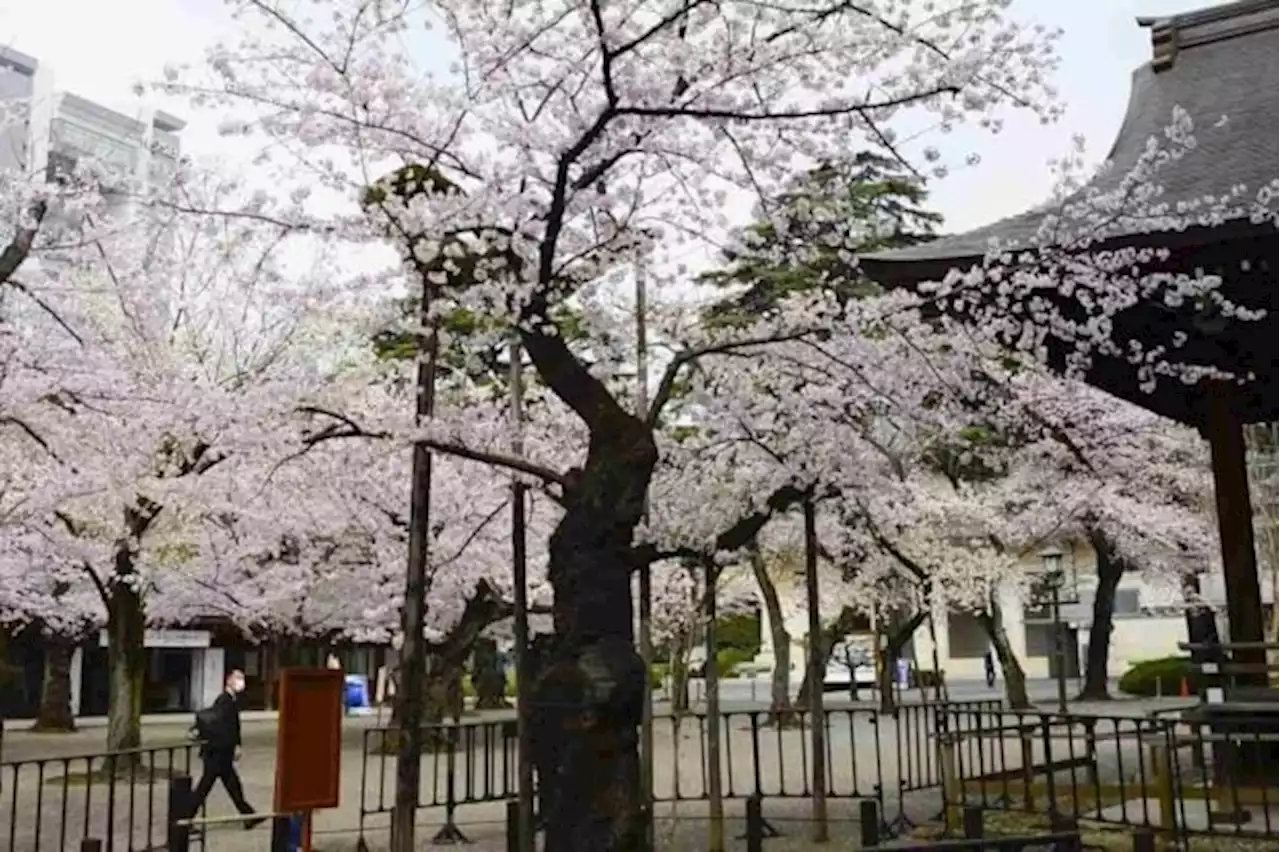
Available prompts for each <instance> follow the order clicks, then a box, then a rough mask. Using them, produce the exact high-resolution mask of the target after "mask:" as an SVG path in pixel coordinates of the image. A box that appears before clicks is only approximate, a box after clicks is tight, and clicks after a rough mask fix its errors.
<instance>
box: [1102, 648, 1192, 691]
mask: <svg viewBox="0 0 1280 852" xmlns="http://www.w3.org/2000/svg"><path fill="white" fill-rule="evenodd" d="M1184 678H1185V679H1186V682H1187V689H1188V691H1190V692H1191V693H1192V694H1195V693H1198V692H1199V691H1200V688H1201V679H1202V676H1201V674H1200V673H1199V672H1198V671H1196V669H1195V667H1194V665H1193V664H1192V662H1191V659H1190V658H1189V657H1162V658H1161V659H1158V660H1144V661H1142V662H1140V663H1135V664H1134V665H1133V666H1132V667H1130V669H1129V670H1128V671H1127V672H1125V673H1124V675H1123V676H1122V677H1121V678H1120V691H1121V692H1123V693H1125V694H1126V695H1137V696H1141V697H1146V698H1149V697H1151V696H1155V695H1177V694H1178V692H1179V690H1180V689H1181V688H1182V681H1183V679H1184Z"/></svg>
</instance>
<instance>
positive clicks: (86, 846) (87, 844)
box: [80, 837, 102, 852]
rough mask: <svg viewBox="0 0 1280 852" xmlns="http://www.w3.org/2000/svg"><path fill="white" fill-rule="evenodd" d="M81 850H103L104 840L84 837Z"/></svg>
mask: <svg viewBox="0 0 1280 852" xmlns="http://www.w3.org/2000/svg"><path fill="white" fill-rule="evenodd" d="M80 852H102V841H101V840H99V839H98V838H96V837H85V838H82V839H81V841H80Z"/></svg>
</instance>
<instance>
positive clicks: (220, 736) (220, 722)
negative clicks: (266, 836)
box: [191, 669, 265, 829]
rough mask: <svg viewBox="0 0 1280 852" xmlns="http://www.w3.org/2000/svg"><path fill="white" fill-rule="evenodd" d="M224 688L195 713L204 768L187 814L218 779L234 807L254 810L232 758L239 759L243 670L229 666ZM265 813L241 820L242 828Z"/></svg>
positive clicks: (259, 821)
mask: <svg viewBox="0 0 1280 852" xmlns="http://www.w3.org/2000/svg"><path fill="white" fill-rule="evenodd" d="M224 687H225V688H224V689H223V690H222V692H221V694H219V695H218V697H217V699H216V700H215V701H214V702H213V706H211V707H209V708H208V709H207V710H201V711H200V713H198V714H197V715H196V727H197V730H198V733H199V735H200V739H201V743H200V757H201V759H203V760H204V772H203V774H201V776H200V783H199V784H197V785H196V789H195V791H194V793H193V795H192V802H191V814H192V816H194V815H195V814H196V813H198V812H199V810H200V806H201V805H203V804H204V800H205V799H206V798H208V796H209V791H211V790H212V789H213V785H214V782H216V781H219V780H221V781H222V786H223V787H224V788H226V791H227V795H228V796H230V797H231V803H232V804H233V805H235V806H236V810H238V811H239V812H240V813H242V814H245V815H246V816H247V815H250V814H253V813H255V811H254V810H253V808H252V807H251V806H250V805H249V803H248V802H246V801H245V798H244V788H243V787H242V786H241V785H240V774H239V773H238V772H236V761H238V760H239V759H240V707H239V705H238V703H237V699H238V698H239V696H240V693H242V692H244V672H242V671H240V669H232V670H231V671H230V672H228V673H227V678H226V680H225V681H224ZM264 821H265V817H257V818H256V819H247V820H245V823H244V827H245V828H246V829H249V828H255V827H257V826H259V825H261V824H262V823H263V822H264Z"/></svg>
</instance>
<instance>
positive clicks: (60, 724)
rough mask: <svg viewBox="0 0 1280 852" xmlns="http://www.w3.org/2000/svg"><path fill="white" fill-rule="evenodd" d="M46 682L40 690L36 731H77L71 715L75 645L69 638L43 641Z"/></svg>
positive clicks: (34, 727) (47, 638)
mask: <svg viewBox="0 0 1280 852" xmlns="http://www.w3.org/2000/svg"><path fill="white" fill-rule="evenodd" d="M43 644H44V680H43V683H42V685H41V689H40V709H39V710H38V711H37V713H36V721H35V724H33V725H32V726H31V729H32V730H33V731H74V730H75V729H76V719H75V715H74V714H72V712H71V658H72V657H73V656H74V655H75V651H76V644H75V641H74V640H72V639H69V638H68V637H66V636H46V637H45V638H44V643H43Z"/></svg>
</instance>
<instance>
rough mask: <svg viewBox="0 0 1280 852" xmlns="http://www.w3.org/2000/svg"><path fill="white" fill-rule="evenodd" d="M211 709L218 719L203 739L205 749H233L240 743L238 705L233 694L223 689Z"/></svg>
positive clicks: (219, 750) (221, 750)
mask: <svg viewBox="0 0 1280 852" xmlns="http://www.w3.org/2000/svg"><path fill="white" fill-rule="evenodd" d="M213 710H214V711H215V714H216V715H217V717H218V721H217V724H215V725H214V726H213V731H212V732H211V733H210V736H209V738H208V740H206V741H205V744H204V748H205V751H217V752H225V751H235V749H236V747H237V746H239V745H240V705H239V704H238V702H237V701H236V698H235V696H234V695H232V694H231V693H230V692H227V691H225V690H224V691H222V692H220V693H219V694H218V697H217V698H216V699H214V702H213Z"/></svg>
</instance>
